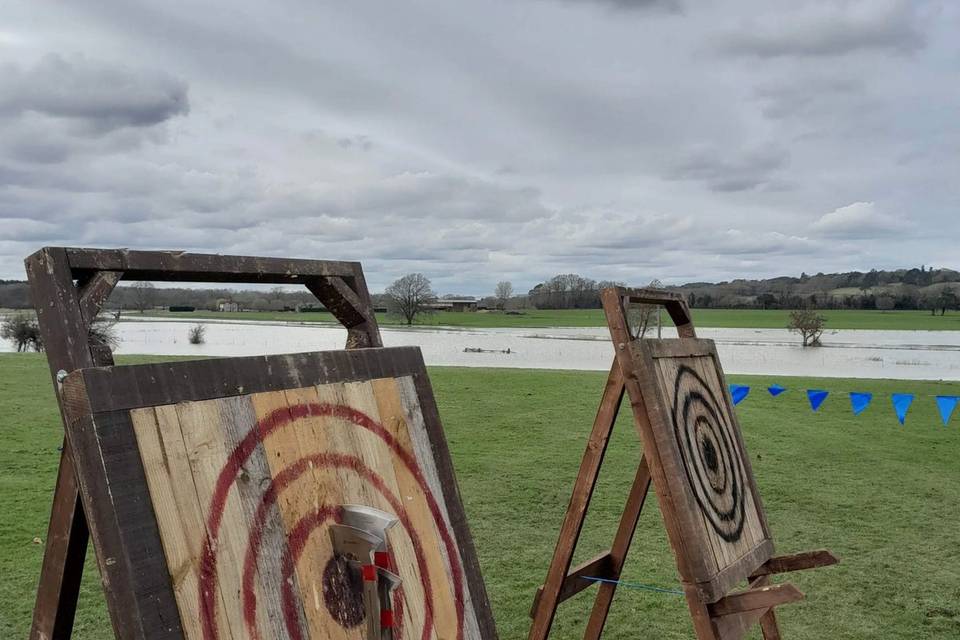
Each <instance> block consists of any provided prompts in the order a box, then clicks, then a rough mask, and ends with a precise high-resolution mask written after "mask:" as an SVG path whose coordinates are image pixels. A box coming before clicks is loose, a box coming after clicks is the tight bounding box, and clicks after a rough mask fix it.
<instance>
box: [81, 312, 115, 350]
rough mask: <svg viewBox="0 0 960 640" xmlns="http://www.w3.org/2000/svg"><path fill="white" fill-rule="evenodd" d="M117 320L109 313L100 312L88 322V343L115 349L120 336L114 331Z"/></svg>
mask: <svg viewBox="0 0 960 640" xmlns="http://www.w3.org/2000/svg"><path fill="white" fill-rule="evenodd" d="M116 325H117V321H116V320H114V319H113V317H112V316H111V314H100V315H98V316H97V317H96V318H94V319H93V322H91V323H90V329H89V331H88V332H87V333H88V335H89V339H90V343H91V344H97V345H102V346H105V347H110V348H111V349H116V348H117V345H118V344H120V338H118V337H117V332H116Z"/></svg>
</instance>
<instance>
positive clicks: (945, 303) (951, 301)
mask: <svg viewBox="0 0 960 640" xmlns="http://www.w3.org/2000/svg"><path fill="white" fill-rule="evenodd" d="M958 302H960V298H957V294H956V293H955V292H954V290H953V288H951V287H944V288H943V291H941V292H940V295H939V296H937V306H938V307H939V308H940V315H942V316H943V315H946V314H947V309H956V308H957V303H958Z"/></svg>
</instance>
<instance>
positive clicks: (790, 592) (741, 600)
mask: <svg viewBox="0 0 960 640" xmlns="http://www.w3.org/2000/svg"><path fill="white" fill-rule="evenodd" d="M803 598H804V595H803V592H802V591H800V590H799V589H797V588H796V587H795V586H793V585H792V584H790V583H789V582H785V583H784V584H774V585H770V586H767V587H757V588H755V589H748V590H747V591H741V592H739V593H733V594H730V595H729V596H726V597H725V598H721V599H720V600H717V601H716V602H714V603H713V604H711V605H709V609H710V615H711V616H713V617H715V618H716V617H720V616H729V615H734V614H738V613H745V612H747V611H757V610H760V609H764V610H766V609H770V608H773V607H777V606H779V605H782V604H787V603H790V602H798V601H800V600H803Z"/></svg>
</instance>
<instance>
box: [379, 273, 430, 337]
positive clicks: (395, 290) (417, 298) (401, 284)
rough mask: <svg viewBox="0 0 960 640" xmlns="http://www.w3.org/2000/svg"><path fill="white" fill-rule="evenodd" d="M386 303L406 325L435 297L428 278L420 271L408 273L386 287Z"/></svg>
mask: <svg viewBox="0 0 960 640" xmlns="http://www.w3.org/2000/svg"><path fill="white" fill-rule="evenodd" d="M386 294H387V301H388V302H387V305H388V307H389V309H390V311H391V312H392V313H395V314H396V315H399V316H401V317H402V318H403V319H404V320H406V321H407V324H408V325H411V324H413V321H414V319H415V318H416V317H417V316H418V315H419V314H421V313H424V312H426V311H429V306H428V305H430V304H431V303H433V302H434V301H435V300H436V299H437V294H435V293H434V292H433V288H432V287H431V286H430V279H429V278H427V277H426V276H424V275H423V274H422V273H409V274H407V275H405V276H403V277H402V278H399V279H397V280H396V281H394V283H393V284H391V285H390V286H389V287H387V290H386Z"/></svg>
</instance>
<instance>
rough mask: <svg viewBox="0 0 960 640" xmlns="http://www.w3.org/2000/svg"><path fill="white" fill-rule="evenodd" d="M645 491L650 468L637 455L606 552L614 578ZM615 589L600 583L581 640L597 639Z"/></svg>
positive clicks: (647, 489) (611, 584) (619, 568)
mask: <svg viewBox="0 0 960 640" xmlns="http://www.w3.org/2000/svg"><path fill="white" fill-rule="evenodd" d="M649 491H650V465H649V463H648V462H647V457H646V456H645V455H641V458H640V464H639V466H638V467H637V474H636V476H635V477H634V479H633V485H632V486H631V488H630V495H629V496H628V497H627V504H626V505H625V506H624V508H623V514H622V515H621V516H620V524H619V526H618V527H617V534H616V536H614V538H613V546H612V547H611V551H610V554H611V565H612V566H611V569H612V575H614V576H615V577H616V578H617V579H619V578H620V575H621V572H622V571H623V565H624V563H625V562H626V560H627V551H629V550H630V543H631V542H632V541H633V534H634V532H635V531H636V529H637V521H638V520H639V519H640V513H641V512H642V511H643V504H644V502H645V501H646V498H647V493H648V492H649ZM616 589H617V585H616V584H614V583H602V584H600V587H599V589H598V591H597V597H596V599H595V600H594V602H593V610H592V611H591V613H590V619H589V620H587V628H586V631H585V632H584V634H583V637H584V640H597V639H598V638H599V637H600V634H602V633H603V627H604V625H605V624H606V622H607V614H608V613H609V611H610V605H611V604H612V603H613V596H614V594H615V593H616Z"/></svg>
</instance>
